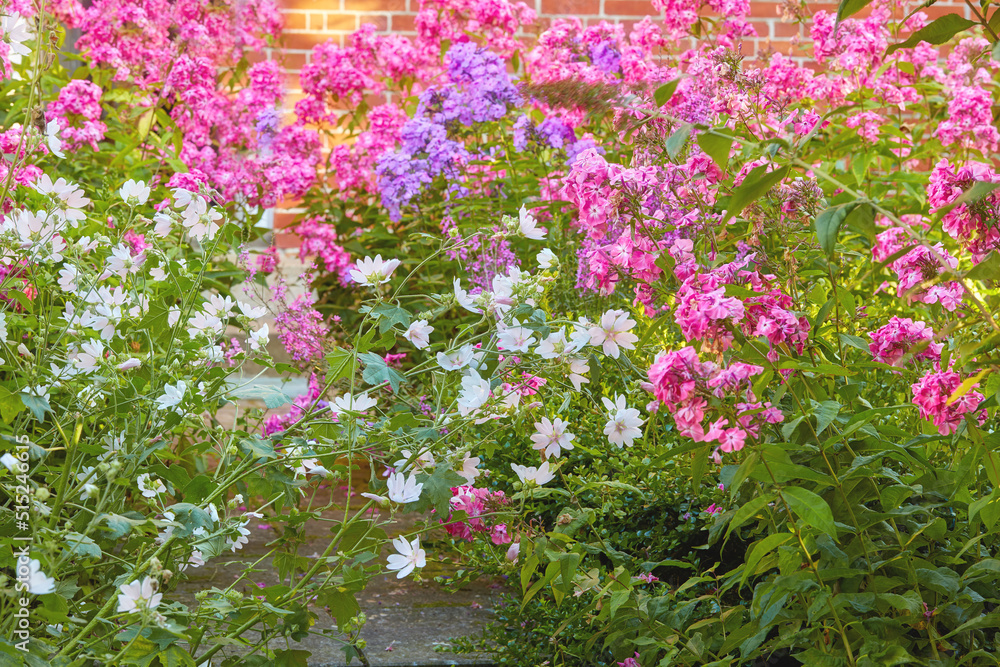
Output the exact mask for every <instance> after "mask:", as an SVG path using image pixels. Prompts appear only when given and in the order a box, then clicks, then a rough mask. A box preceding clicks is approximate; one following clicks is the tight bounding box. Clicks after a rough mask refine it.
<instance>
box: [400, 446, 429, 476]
mask: <svg viewBox="0 0 1000 667" xmlns="http://www.w3.org/2000/svg"><path fill="white" fill-rule="evenodd" d="M399 453H400V454H402V455H403V458H401V459H399V460H398V461H396V462H395V463H393V464H392V467H393V468H395V469H396V470H401V471H403V472H407V471H409V470H410V468H411V465H410V459H413V454H412V453H411V452H410V450H408V449H401V450H400V451H399ZM434 463H435V461H434V454H432V453H431V451H430V450H429V449H425V450H424V451H422V452H420V454H419V455H418V456H417V457H416V459H414V460H413V462H412V468H413V469H415V470H426V469H427V468H433V467H434Z"/></svg>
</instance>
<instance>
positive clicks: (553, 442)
mask: <svg viewBox="0 0 1000 667" xmlns="http://www.w3.org/2000/svg"><path fill="white" fill-rule="evenodd" d="M566 426H567V424H566V422H564V421H563V420H562V419H559V418H558V417H557V418H556V419H555V421H549V418H548V417H542V421H540V422H535V431H536V433H534V434H533V435H532V436H531V442H532V443H534V444H532V447H533V448H534V449H537V450H539V451H541V452H542V456H544V457H546V458H548V457H549V456H555V457H558V456H560V455H561V454H562V450H564V449H573V440H575V439H576V436H575V435H573V434H572V433H570V432H569V431H567V430H566Z"/></svg>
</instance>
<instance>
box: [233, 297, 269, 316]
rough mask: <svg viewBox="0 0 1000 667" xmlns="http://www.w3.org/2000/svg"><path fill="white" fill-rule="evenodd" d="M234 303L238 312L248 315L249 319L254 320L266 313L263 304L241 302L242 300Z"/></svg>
mask: <svg viewBox="0 0 1000 667" xmlns="http://www.w3.org/2000/svg"><path fill="white" fill-rule="evenodd" d="M236 305H237V306H238V307H239V309H240V312H241V313H243V314H244V315H245V316H247V317H249V318H250V319H251V320H256V319H258V318H260V317H264V315H266V314H267V308H265V307H264V306H254V305H252V304H249V303H243V302H242V301H237V302H236Z"/></svg>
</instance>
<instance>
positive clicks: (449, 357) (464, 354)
mask: <svg viewBox="0 0 1000 667" xmlns="http://www.w3.org/2000/svg"><path fill="white" fill-rule="evenodd" d="M474 357H475V349H474V348H473V347H472V346H471V345H463V346H462V347H461V348H460V349H458V350H452V351H451V352H447V353H445V352H438V353H437V362H438V365H439V366H440V367H441V368H443V369H445V370H446V371H457V370H461V369H463V368H465V367H466V366H468V365H469V364H470V363H471V362H472V359H473V358H474Z"/></svg>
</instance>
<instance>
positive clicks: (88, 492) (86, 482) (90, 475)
mask: <svg viewBox="0 0 1000 667" xmlns="http://www.w3.org/2000/svg"><path fill="white" fill-rule="evenodd" d="M94 477H95V475H94V466H85V467H84V468H83V471H82V472H78V473H76V481H78V482H81V483H82V484H83V488H82V490H81V491H80V498H82V499H83V500H89V499H90V498H94V497H96V496H97V494H98V493H99V492H100V489H98V488H97V485H96V484H94Z"/></svg>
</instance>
